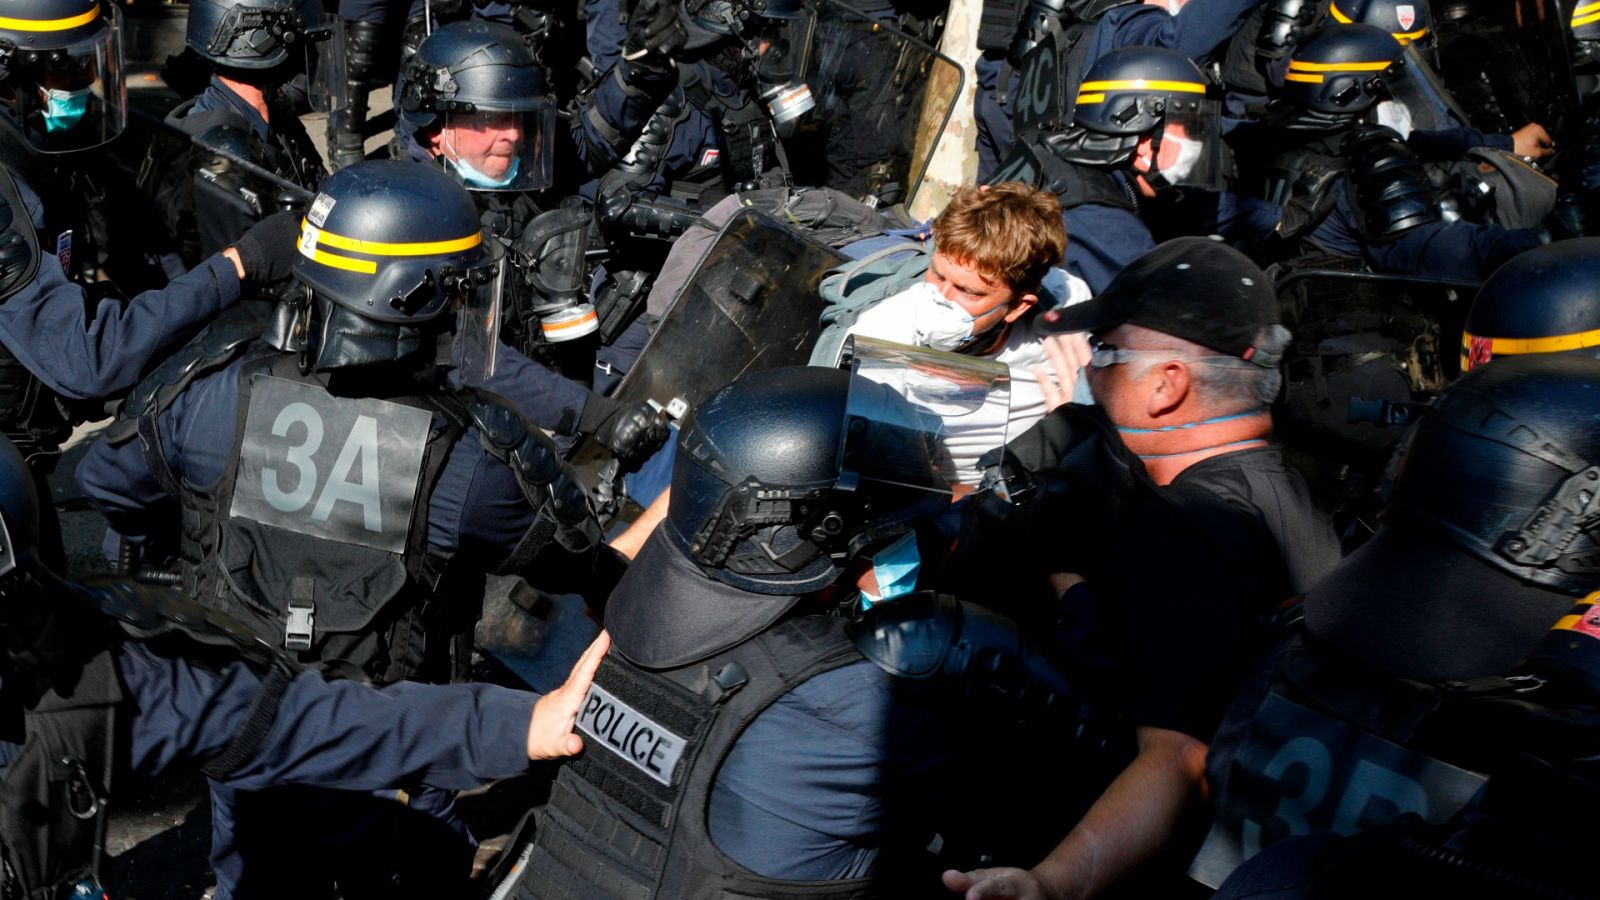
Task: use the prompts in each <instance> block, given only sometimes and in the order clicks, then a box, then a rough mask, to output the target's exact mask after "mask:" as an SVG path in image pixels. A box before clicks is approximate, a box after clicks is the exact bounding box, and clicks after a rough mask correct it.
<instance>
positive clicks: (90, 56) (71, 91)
mask: <svg viewBox="0 0 1600 900" xmlns="http://www.w3.org/2000/svg"><path fill="white" fill-rule="evenodd" d="M103 8H104V10H105V12H104V15H105V17H106V22H107V25H108V27H106V28H105V29H103V30H101V31H99V32H98V33H96V34H94V35H92V36H90V37H87V38H84V39H83V40H80V41H78V42H77V43H74V44H71V45H68V46H66V47H58V48H50V49H41V50H29V49H26V48H21V47H19V48H17V49H15V50H13V51H12V52H11V54H10V57H9V59H8V61H7V66H8V68H9V69H10V70H11V79H10V80H11V84H12V87H13V91H14V92H15V98H16V113H17V118H18V119H19V120H20V121H21V124H22V126H23V130H24V131H25V132H26V133H27V135H28V139H29V140H31V141H32V142H33V143H34V145H35V146H37V147H38V148H39V149H41V150H43V151H44V152H46V153H66V152H70V151H73V150H85V149H88V148H90V147H98V146H100V145H101V144H104V143H106V142H107V141H109V140H111V139H112V138H114V137H116V136H117V135H119V134H121V133H122V129H123V128H124V127H126V125H127V123H128V89H127V83H126V82H125V81H124V73H123V68H122V14H121V13H120V12H119V11H118V10H117V7H116V6H115V5H108V6H105V7H103Z"/></svg>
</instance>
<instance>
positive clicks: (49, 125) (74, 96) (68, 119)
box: [44, 88, 89, 134]
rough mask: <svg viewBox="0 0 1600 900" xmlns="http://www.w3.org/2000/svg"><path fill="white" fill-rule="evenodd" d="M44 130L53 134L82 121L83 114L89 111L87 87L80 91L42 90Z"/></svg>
mask: <svg viewBox="0 0 1600 900" xmlns="http://www.w3.org/2000/svg"><path fill="white" fill-rule="evenodd" d="M44 95H45V110H44V130H45V131H46V132H47V133H50V134H55V133H56V132H59V131H67V130H69V129H71V128H72V127H73V126H75V125H77V124H78V123H79V122H81V121H83V117H84V114H85V113H87V112H88V111H89V89H88V88H84V89H83V90H81V91H62V90H57V89H55V88H49V89H47V90H46V91H45V92H44Z"/></svg>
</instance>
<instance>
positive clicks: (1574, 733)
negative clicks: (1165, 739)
mask: <svg viewBox="0 0 1600 900" xmlns="http://www.w3.org/2000/svg"><path fill="white" fill-rule="evenodd" d="M1597 378H1600V361H1596V360H1595V359H1593V358H1591V357H1588V356H1586V355H1582V354H1572V353H1558V354H1536V355H1532V356H1522V357H1515V358H1510V359H1506V360H1501V361H1496V362H1495V363H1493V364H1492V365H1487V366H1482V367H1480V368H1477V369H1474V370H1473V371H1471V372H1468V373H1467V374H1466V375H1464V376H1463V377H1462V378H1461V379H1460V380H1459V381H1457V382H1456V383H1454V384H1452V385H1451V386H1450V387H1448V388H1447V389H1446V390H1445V391H1444V393H1443V394H1442V395H1441V396H1440V398H1439V399H1438V401H1437V402H1436V403H1435V404H1433V405H1432V406H1431V407H1430V408H1429V409H1428V410H1427V411H1426V412H1424V413H1423V415H1422V417H1421V419H1420V420H1419V421H1418V423H1417V424H1416V426H1415V427H1414V429H1413V430H1412V432H1411V433H1410V434H1409V435H1408V436H1407V439H1406V442H1405V444H1404V445H1403V446H1402V449H1401V452H1400V454H1399V455H1398V456H1397V458H1396V474H1395V477H1394V482H1393V484H1392V488H1391V493H1390V495H1389V498H1388V499H1389V505H1388V509H1387V512H1386V513H1385V518H1384V527H1383V528H1382V529H1381V530H1379V532H1378V533H1377V535H1376V536H1374V537H1373V539H1372V540H1371V542H1369V543H1368V544H1367V545H1366V546H1364V547H1362V548H1361V549H1360V550H1358V551H1357V552H1356V553H1354V554H1352V555H1351V556H1350V557H1348V558H1347V559H1346V560H1345V561H1344V562H1342V563H1341V564H1340V565H1339V566H1338V567H1337V568H1335V569H1334V570H1333V572H1331V573H1330V574H1329V575H1328V577H1327V578H1325V579H1323V581H1322V582H1321V583H1320V584H1319V585H1317V586H1316V587H1315V588H1313V589H1312V590H1311V592H1310V593H1309V594H1308V595H1307V596H1306V598H1305V633H1304V637H1303V641H1291V643H1290V644H1288V645H1286V646H1285V648H1284V649H1283V650H1282V652H1281V653H1280V654H1279V661H1278V664H1277V667H1276V670H1275V672H1274V676H1273V679H1272V681H1271V687H1270V691H1267V692H1266V693H1265V696H1264V699H1263V697H1262V695H1261V693H1259V692H1258V694H1257V695H1256V696H1255V697H1254V698H1250V699H1249V701H1248V702H1246V699H1245V698H1241V700H1240V702H1239V704H1238V705H1237V706H1236V707H1235V710H1234V712H1233V713H1232V714H1231V715H1230V723H1231V724H1230V725H1225V726H1224V732H1223V733H1224V735H1227V737H1226V739H1224V737H1223V736H1222V735H1219V739H1218V741H1217V743H1216V744H1215V745H1214V748H1213V754H1212V757H1211V759H1210V760H1208V769H1209V774H1210V777H1211V783H1212V785H1213V789H1214V792H1215V793H1214V795H1213V796H1214V797H1216V799H1217V807H1218V817H1217V827H1216V829H1215V830H1214V832H1213V837H1212V842H1211V847H1210V849H1211V850H1213V851H1214V853H1213V863H1214V864H1213V865H1212V866H1208V872H1207V874H1208V878H1207V880H1208V881H1209V882H1210V883H1212V884H1215V883H1216V881H1215V880H1214V879H1216V878H1218V877H1220V876H1222V875H1225V874H1226V873H1227V872H1228V870H1229V869H1230V868H1231V867H1232V865H1234V864H1236V863H1237V862H1238V861H1240V859H1241V858H1248V857H1249V856H1250V855H1252V854H1253V853H1255V852H1257V851H1258V850H1261V849H1263V848H1268V852H1267V853H1266V854H1263V857H1262V859H1261V861H1260V862H1259V863H1257V865H1260V866H1266V867H1267V868H1266V869H1265V870H1263V871H1261V872H1260V874H1259V876H1258V877H1259V878H1260V879H1261V880H1259V881H1255V882H1254V883H1255V884H1256V885H1262V884H1265V883H1266V882H1269V881H1270V882H1271V883H1272V884H1273V886H1274V887H1275V888H1277V889H1278V890H1277V891H1276V892H1274V894H1273V896H1283V897H1296V896H1307V895H1308V894H1307V893H1306V891H1305V888H1307V887H1308V886H1311V887H1312V891H1311V893H1310V894H1309V896H1317V894H1316V892H1315V884H1316V881H1317V880H1318V879H1319V877H1320V876H1321V874H1322V873H1319V872H1316V871H1314V868H1315V869H1320V870H1323V872H1324V873H1326V874H1327V875H1328V876H1329V877H1330V878H1331V877H1338V878H1339V881H1341V882H1343V883H1345V884H1349V883H1351V882H1352V881H1354V880H1357V879H1352V877H1351V876H1352V874H1353V873H1352V872H1351V871H1350V870H1349V869H1348V868H1347V867H1346V866H1341V865H1338V864H1337V863H1338V859H1337V857H1333V858H1330V859H1328V863H1329V864H1328V865H1321V864H1320V860H1316V859H1315V845H1310V844H1308V843H1307V842H1305V841H1294V840H1289V838H1292V837H1294V836H1299V835H1306V834H1309V833H1312V832H1318V831H1326V830H1333V831H1336V832H1339V833H1344V834H1349V833H1352V832H1355V831H1358V830H1363V829H1375V828H1380V827H1382V826H1384V825H1386V824H1387V823H1390V822H1392V821H1393V820H1394V819H1395V818H1396V817H1397V816H1400V815H1402V814H1414V816H1415V817H1420V819H1425V820H1427V821H1428V822H1431V823H1435V824H1439V823H1444V822H1445V821H1447V820H1450V819H1451V817H1452V816H1454V815H1455V814H1456V813H1457V812H1458V811H1462V810H1463V808H1465V807H1467V806H1468V803H1469V801H1471V802H1472V803H1473V804H1474V807H1472V808H1470V810H1469V811H1468V812H1467V813H1465V814H1464V815H1463V816H1462V817H1460V818H1458V819H1457V820H1456V821H1455V822H1454V823H1453V824H1452V827H1451V828H1449V829H1447V833H1448V832H1449V831H1456V832H1457V833H1456V835H1455V836H1454V839H1452V840H1451V841H1450V843H1448V844H1443V843H1434V840H1435V839H1437V838H1439V837H1442V836H1438V835H1433V836H1427V835H1418V834H1417V833H1416V832H1415V831H1414V830H1413V829H1404V830H1402V831H1399V832H1398V833H1395V834H1392V835H1391V837H1392V838H1393V840H1390V841H1380V842H1379V843H1377V844H1374V843H1373V842H1371V841H1368V842H1367V844H1366V846H1367V847H1368V848H1369V849H1370V848H1372V847H1374V846H1377V847H1380V848H1381V847H1388V848H1390V849H1391V850H1399V848H1400V847H1402V846H1404V847H1408V848H1409V849H1407V850H1404V851H1400V852H1396V853H1393V854H1392V855H1389V858H1390V859H1391V860H1392V861H1391V862H1389V863H1388V864H1379V867H1378V869H1376V871H1380V872H1382V873H1383V876H1384V877H1385V878H1388V877H1390V876H1401V875H1405V876H1410V875H1413V874H1415V873H1417V872H1418V867H1419V866H1421V865H1423V862H1422V861H1423V860H1431V861H1432V862H1433V863H1434V864H1443V865H1442V866H1441V867H1440V868H1439V869H1436V870H1435V872H1436V877H1443V874H1442V873H1444V872H1446V871H1457V872H1468V871H1470V872H1471V873H1472V878H1473V886H1472V888H1473V889H1472V890H1463V892H1465V893H1472V892H1473V891H1474V890H1475V891H1478V892H1481V893H1482V894H1483V895H1485V896H1534V895H1536V894H1537V895H1544V896H1558V895H1561V894H1563V893H1575V894H1582V893H1585V892H1587V891H1588V890H1589V889H1591V888H1592V886H1593V879H1592V873H1590V872H1586V871H1581V870H1580V869H1577V868H1576V867H1574V866H1572V865H1571V864H1570V863H1569V862H1568V861H1563V860H1562V859H1561V858H1560V856H1561V854H1560V853H1559V852H1557V853H1554V854H1552V856H1550V857H1548V858H1547V857H1545V855H1544V854H1546V853H1550V852H1551V851H1558V850H1560V849H1562V847H1563V846H1564V845H1563V841H1565V840H1567V838H1566V837H1564V836H1563V834H1562V828H1563V823H1564V822H1565V821H1567V820H1568V815H1567V812H1568V811H1567V810H1566V809H1565V807H1566V806H1567V804H1569V803H1571V804H1573V805H1574V806H1575V807H1576V808H1577V810H1578V813H1577V814H1578V815H1579V816H1586V815H1587V812H1586V811H1584V810H1585V807H1586V806H1587V807H1588V809H1589V810H1592V805H1591V804H1592V802H1593V800H1592V798H1593V793H1592V792H1593V778H1592V764H1586V763H1584V762H1583V761H1582V760H1583V757H1584V756H1585V755H1587V754H1589V753H1592V745H1591V744H1590V738H1591V737H1592V735H1593V725H1592V722H1593V715H1594V709H1595V696H1594V692H1593V691H1594V687H1593V686H1594V684H1595V682H1594V680H1593V676H1592V669H1589V670H1588V673H1585V669H1584V664H1585V660H1589V661H1591V662H1592V655H1591V654H1592V653H1593V647H1592V646H1591V645H1593V644H1594V641H1595V638H1594V637H1592V634H1593V630H1592V629H1593V625H1594V623H1593V621H1592V618H1591V617H1592V602H1593V600H1594V593H1593V592H1594V591H1595V590H1596V589H1597V588H1600V579H1597V578H1596V575H1595V571H1594V568H1593V566H1591V565H1589V564H1588V563H1587V562H1586V560H1588V559H1589V558H1590V557H1591V556H1592V554H1593V553H1594V539H1593V535H1592V534H1591V533H1590V526H1589V520H1588V517H1587V516H1586V515H1585V514H1584V513H1582V512H1580V511H1579V509H1578V507H1577V506H1575V505H1574V501H1575V500H1576V499H1577V498H1582V497H1590V496H1592V494H1590V493H1588V491H1589V488H1588V485H1589V484H1590V483H1591V482H1592V481H1593V480H1594V472H1595V469H1594V460H1595V459H1596V457H1597V455H1600V429H1597V426H1596V421H1595V419H1594V417H1593V415H1592V413H1591V411H1592V408H1593V403H1592V400H1591V399H1590V397H1591V395H1592V394H1593V389H1594V385H1595V383H1596V379H1597ZM1586 595H1587V596H1586ZM1552 629H1554V630H1552ZM1547 635H1548V639H1547ZM1301 643H1303V646H1299V644H1301ZM1524 660H1528V666H1527V667H1526V668H1524V667H1522V666H1519V663H1522V662H1523V661H1524ZM1529 675H1534V676H1536V677H1532V678H1529V677H1526V676H1529ZM1263 687H1265V685H1263ZM1573 688H1576V689H1577V690H1576V691H1573V690H1572V689H1573ZM1574 701H1576V702H1574ZM1563 723H1568V724H1570V726H1571V727H1570V728H1566V729H1563ZM1291 744H1292V745H1293V746H1292V747H1291V746H1290V745H1291ZM1549 754H1554V755H1549ZM1530 761H1531V762H1532V765H1529V764H1528V763H1529V762H1530ZM1529 770H1533V771H1532V773H1531V774H1532V776H1533V777H1531V778H1529V777H1528V776H1529V774H1530V772H1529ZM1291 771H1292V772H1294V774H1293V775H1290V774H1289V773H1290V772H1291ZM1551 776H1555V777H1551ZM1502 778H1505V779H1506V780H1505V785H1504V786H1506V787H1509V788H1510V789H1511V792H1512V793H1513V794H1514V795H1515V794H1518V793H1519V792H1520V793H1521V796H1520V802H1519V803H1515V804H1512V807H1511V810H1510V815H1511V818H1510V819H1509V820H1507V819H1500V820H1499V823H1498V825H1499V827H1496V817H1497V816H1500V815H1504V814H1505V813H1506V812H1507V810H1506V809H1505V808H1504V807H1503V806H1502V805H1501V802H1500V801H1501V800H1503V799H1504V798H1503V797H1500V798H1498V799H1497V795H1498V794H1500V793H1501V791H1500V788H1501V786H1502V784H1501V781H1502ZM1486 779H1487V782H1488V784H1487V787H1485V780H1486ZM1290 798H1293V799H1290ZM1518 807H1520V808H1518ZM1412 821H1413V822H1416V823H1418V824H1420V821H1419V820H1418V819H1416V818H1413V820H1412ZM1486 824H1487V825H1488V826H1489V827H1488V828H1483V829H1482V831H1481V832H1480V831H1479V828H1480V826H1484V825H1486ZM1475 833H1477V834H1484V835H1494V834H1498V838H1495V839H1492V840H1483V839H1482V838H1478V839H1475V836H1476V835H1475ZM1373 838H1378V836H1376V835H1374V836H1373ZM1275 841H1282V842H1283V843H1282V846H1281V847H1280V846H1279V845H1277V844H1274V843H1273V842H1275ZM1353 848H1354V845H1352V849H1353ZM1567 852H1568V853H1569V859H1570V850H1568V851H1567ZM1205 855H1206V854H1205V853H1204V852H1203V853H1202V856H1205ZM1272 857H1276V859H1275V860H1273V859H1272ZM1374 858H1380V857H1374V856H1372V855H1363V854H1360V853H1356V854H1354V855H1352V856H1349V857H1346V860H1347V861H1348V862H1349V863H1353V864H1359V861H1360V860H1361V859H1368V860H1371V859H1374ZM1314 862H1317V863H1319V864H1318V865H1315V866H1313V863H1314ZM1372 871H1374V870H1372V869H1369V870H1368V877H1370V873H1371V872H1372ZM1511 876H1514V877H1511ZM1240 877H1241V879H1242V880H1243V882H1244V883H1242V884H1237V887H1238V888H1240V890H1239V892H1237V893H1235V892H1234V888H1233V887H1225V888H1224V890H1223V892H1222V893H1221V894H1219V896H1228V897H1239V896H1249V895H1250V894H1249V891H1248V890H1247V888H1248V887H1249V886H1250V882H1251V880H1252V879H1251V877H1250V876H1249V875H1247V874H1246V873H1245V872H1243V871H1242V870H1241V872H1240ZM1397 881H1398V883H1399V884H1401V885H1411V884H1414V883H1415V882H1414V881H1413V880H1411V878H1410V877H1406V878H1398V877H1397ZM1330 883H1331V882H1330ZM1444 883H1446V884H1449V883H1450V882H1449V881H1446V882H1444ZM1580 886H1581V887H1580ZM1335 893H1339V892H1338V891H1336V892H1335ZM1378 895H1379V896H1390V895H1391V894H1388V893H1385V892H1383V891H1379V893H1378Z"/></svg>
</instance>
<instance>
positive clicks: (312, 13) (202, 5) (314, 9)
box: [186, 0, 328, 77]
mask: <svg viewBox="0 0 1600 900" xmlns="http://www.w3.org/2000/svg"><path fill="white" fill-rule="evenodd" d="M327 33H328V29H327V28H326V27H325V26H324V25H323V23H322V4H321V2H320V0H189V27H188V34H187V38H186V41H187V42H188V44H189V48H190V49H192V50H194V52H195V53H198V54H199V55H200V56H201V57H202V58H203V59H205V60H207V61H208V62H210V63H212V64H214V65H218V66H223V67H225V68H228V69H243V70H259V69H277V68H278V67H280V66H283V65H284V64H285V63H289V62H291V61H295V62H298V63H300V64H301V66H303V65H304V64H305V60H306V59H307V56H306V54H307V52H308V48H309V47H310V45H311V44H312V43H314V42H315V41H316V40H318V39H319V38H322V37H324V36H326V34H327ZM299 67H300V66H296V67H295V68H296V69H298V68H299ZM294 74H296V73H295V72H294V71H289V72H288V75H289V76H290V77H292V76H293V75H294Z"/></svg>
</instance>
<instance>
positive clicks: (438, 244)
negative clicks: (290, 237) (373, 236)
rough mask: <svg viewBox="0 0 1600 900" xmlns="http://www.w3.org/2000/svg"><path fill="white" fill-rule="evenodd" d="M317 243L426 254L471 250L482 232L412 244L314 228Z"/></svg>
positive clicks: (382, 252)
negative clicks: (362, 237) (395, 242)
mask: <svg viewBox="0 0 1600 900" xmlns="http://www.w3.org/2000/svg"><path fill="white" fill-rule="evenodd" d="M307 227H308V226H307V224H306V221H305V220H304V219H301V220H300V228H301V229H302V234H303V233H304V230H305V229H306V228H307ZM316 232H317V244H318V245H321V246H327V247H333V248H334V249H336V250H349V251H351V252H352V253H367V254H370V255H372V256H428V255H430V254H434V253H459V252H461V251H462V250H471V249H472V248H473V247H476V246H478V245H479V244H482V243H483V232H481V231H474V232H473V233H472V234H469V235H467V236H466V237H459V238H453V239H451V240H447V241H419V242H417V243H412V244H387V243H384V242H383V241H364V240H361V239H360V238H352V237H345V236H344V235H342V234H334V233H333V232H331V231H323V230H322V229H320V228H318V229H316Z"/></svg>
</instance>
